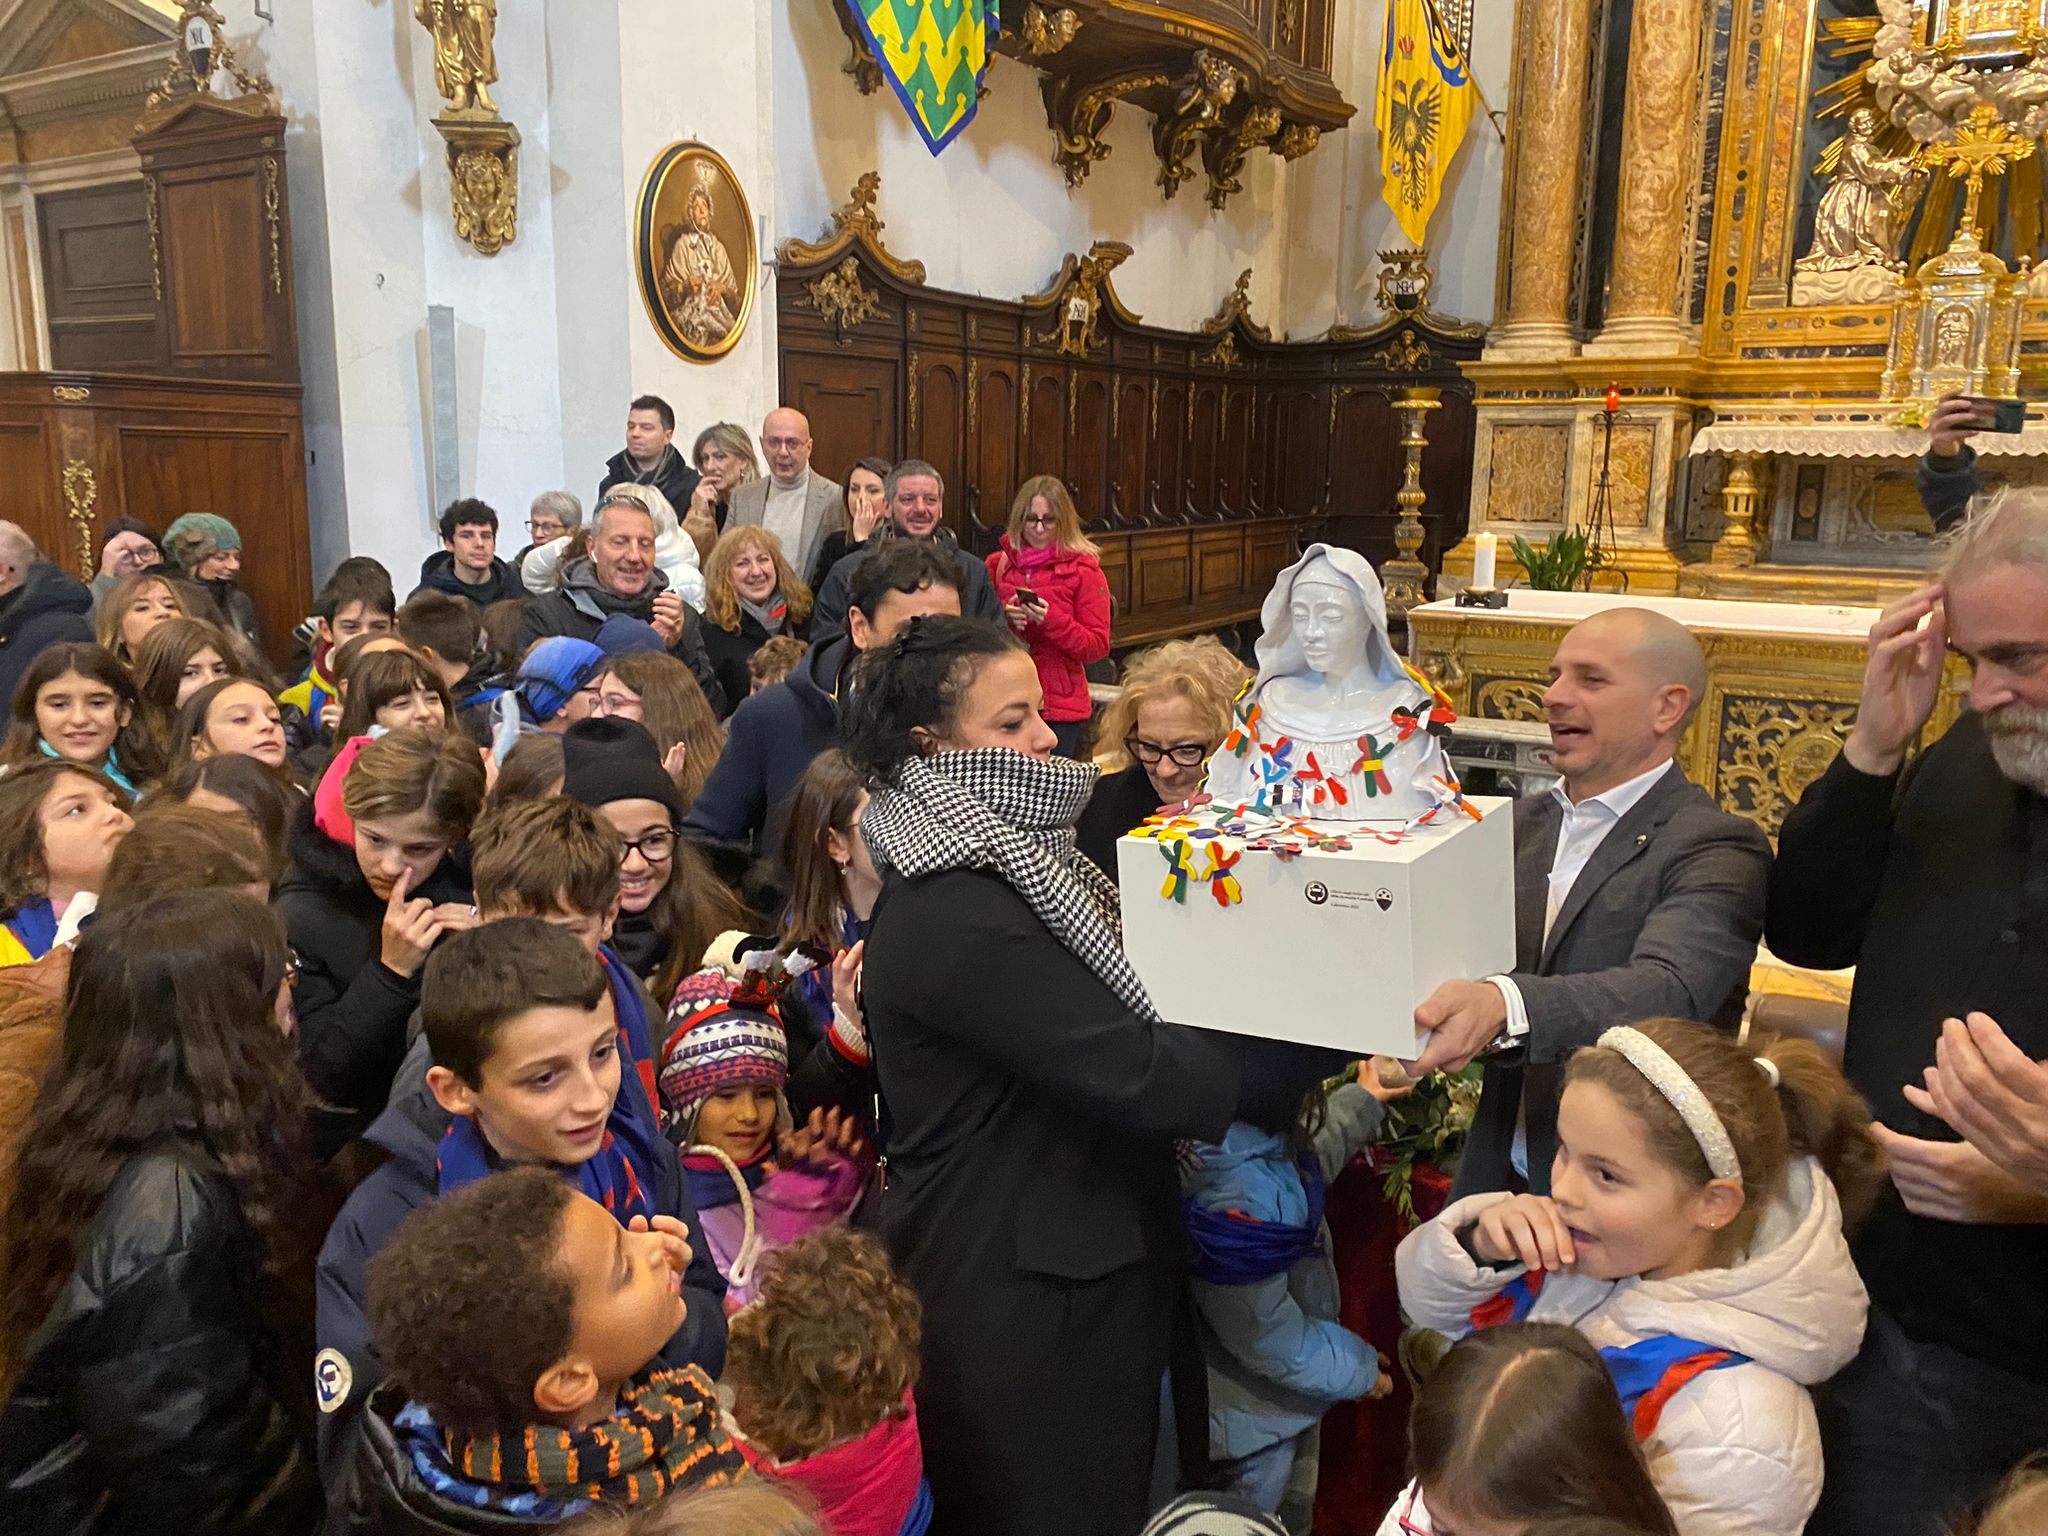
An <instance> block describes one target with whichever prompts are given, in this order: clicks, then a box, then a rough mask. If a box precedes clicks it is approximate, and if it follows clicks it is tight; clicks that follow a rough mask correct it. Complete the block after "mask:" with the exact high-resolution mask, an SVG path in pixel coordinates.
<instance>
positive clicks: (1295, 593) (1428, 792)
mask: <svg viewBox="0 0 2048 1536" xmlns="http://www.w3.org/2000/svg"><path fill="white" fill-rule="evenodd" d="M1259 620H1260V623H1261V626H1262V629H1263V633H1262V634H1261V635H1260V637H1259V642H1258V645H1257V647H1256V651H1257V655H1258V660H1259V675H1258V677H1257V678H1256V679H1254V681H1253V683H1252V685H1251V687H1250V688H1249V689H1247V690H1246V692H1245V695H1244V697H1243V698H1241V699H1239V700H1238V703H1237V711H1236V718H1235V720H1234V721H1233V726H1234V729H1233V730H1232V732H1231V734H1230V735H1229V736H1228V737H1227V738H1226V739H1225V741H1224V744H1223V745H1222V746H1221V747H1220V748H1218V749H1217V752H1216V755H1215V756H1214V757H1213V758H1212V759H1211V760H1210V763H1209V780H1208V784H1207V786H1206V787H1207V790H1208V793H1209V794H1210V796H1211V797H1212V799H1213V800H1214V801H1215V803H1216V804H1218V805H1235V804H1247V805H1254V806H1260V807H1263V808H1264V809H1266V810H1269V811H1273V812H1277V813H1283V814H1285V813H1292V814H1296V815H1302V816H1308V817H1311V818H1313V819H1315V820H1317V821H1392V822H1406V821H1409V820H1411V819H1412V818H1414V817H1416V816H1419V815H1421V814H1422V813H1423V812H1424V811H1427V810H1429V809H1430V808H1431V807H1432V806H1434V805H1437V804H1439V803H1440V802H1441V801H1442V800H1443V799H1444V798H1445V792H1444V791H1443V790H1442V789H1440V788H1439V785H1438V781H1439V780H1442V781H1445V782H1446V783H1455V777H1454V775H1453V774H1452V771H1451V769H1450V766H1449V763H1448V761H1447V760H1446V758H1445V756H1444V748H1443V743H1442V741H1441V739H1440V738H1439V736H1438V735H1437V734H1436V732H1435V731H1434V730H1433V729H1432V727H1433V726H1436V727H1438V728H1439V729H1440V728H1441V725H1440V722H1441V719H1442V717H1443V715H1444V714H1447V713H1448V706H1447V705H1446V703H1445V701H1444V700H1443V698H1442V696H1441V695H1440V694H1438V693H1437V692H1436V690H1435V689H1433V688H1431V687H1430V686H1429V684H1428V683H1427V681H1425V680H1424V679H1423V678H1422V677H1421V675H1420V674H1418V673H1416V672H1413V671H1411V670H1410V669H1409V668H1408V667H1407V665H1406V664H1404V663H1403V662H1402V660H1401V657H1400V655H1399V654H1398V653H1397V652H1396V651H1395V649H1394V645H1393V641H1392V640H1391V639H1390V638H1389V637H1388V634H1387V604H1386V597H1385V594H1384V593H1383V592H1382V591H1381V590H1380V582H1379V577H1378V576H1376V575H1374V574H1373V569H1372V567H1371V566H1370V565H1369V564H1367V563H1366V560H1365V557H1364V556H1362V555H1360V554H1358V553H1357V552H1355V551H1353V550H1349V549H1339V548H1334V547H1332V546H1330V545H1327V544H1311V545H1310V546H1309V547H1308V549H1307V550H1306V551H1305V552H1304V553H1303V554H1302V557H1301V558H1300V559H1299V560H1297V561H1296V562H1295V563H1294V564H1293V565H1291V566H1289V567H1288V568H1287V569H1286V570H1284V571H1282V572H1281V573H1280V576H1279V579H1278V580H1276V581H1275V582H1274V583H1273V590H1272V591H1271V592H1270V593H1269V594H1267V597H1266V602H1265V606H1264V607H1263V608H1261V609H1260V611H1259Z"/></svg>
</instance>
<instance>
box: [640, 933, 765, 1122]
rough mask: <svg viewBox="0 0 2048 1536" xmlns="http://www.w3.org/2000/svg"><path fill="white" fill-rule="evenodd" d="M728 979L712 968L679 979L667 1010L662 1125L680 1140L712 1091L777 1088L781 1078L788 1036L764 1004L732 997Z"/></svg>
mask: <svg viewBox="0 0 2048 1536" xmlns="http://www.w3.org/2000/svg"><path fill="white" fill-rule="evenodd" d="M732 994H733V982H732V980H731V978H729V977H727V976H726V975H724V974H723V973H722V972H719V971H716V970H706V971H699V972H697V973H696V974H695V975H693V976H688V977H685V978H684V979H683V984H682V985H681V986H680V987H679V988H677V989H676V1000H675V1004H674V1006H673V1007H671V1008H670V1009H669V1015H668V1038H667V1040H666V1041H665V1043H664V1044H663V1045H662V1048H661V1073H660V1077H659V1079H658V1081H659V1084H660V1089H661V1119H662V1129H663V1131H664V1132H665V1133H666V1134H667V1135H668V1137H669V1139H670V1140H671V1141H674V1142H675V1143H676V1144H677V1145H679V1146H687V1145H688V1144H689V1143H690V1141H691V1140H692V1139H693V1138H694V1137H695V1135H696V1129H697V1111H698V1110H700V1109H702V1108H703V1107H704V1101H705V1100H706V1099H708V1098H710V1097H711V1096H712V1095H713V1094H714V1093H720V1092H723V1091H724V1090H725V1089H728V1088H744V1087H750V1086H756V1085H758V1086H765V1087H769V1088H773V1089H774V1090H775V1091H776V1092H777V1093H778V1094H780V1093H781V1092H782V1089H783V1087H784V1085H785V1084H786V1083H787V1082H788V1081H789V1041H788V1038H787V1037H786V1036H785V1035H784V1034H783V1031H782V1021H781V1019H780V1018H778V1017H777V1016H776V1014H775V1012H774V1010H773V1009H772V1008H759V1007H753V1006H749V1005H742V1004H737V1003H735V1002H734V1001H733V995H732Z"/></svg>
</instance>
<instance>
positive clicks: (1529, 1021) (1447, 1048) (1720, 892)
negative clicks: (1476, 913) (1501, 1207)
mask: <svg viewBox="0 0 2048 1536" xmlns="http://www.w3.org/2000/svg"><path fill="white" fill-rule="evenodd" d="M1706 683H1707V663H1706V658H1705V656H1704V655H1703V654H1702V653H1701V651H1700V647H1699V642H1698V641H1697V640H1695V639H1694V638H1693V636H1692V634H1691V632H1690V631H1688V630H1687V629H1686V628H1685V627H1684V626H1683V625H1681V624H1678V623H1676V622H1675V621H1673V620H1671V619H1668V618H1666V617H1664V616H1663V615H1662V614H1658V613H1652V612H1650V611H1649V610H1648V609H1643V608H1610V609H1608V610H1607V611H1605V612H1603V613H1598V614H1595V615H1594V616H1593V617H1591V618H1589V619H1587V620H1585V621H1584V622H1583V623H1580V624H1578V625H1577V626H1575V627H1574V628H1573V629H1572V630H1571V632H1570V633H1568V634H1567V635H1566V636H1565V637H1564V639H1563V640H1562V641H1560V642H1559V643H1558V647H1557V655H1556V657H1555V658H1554V659H1553V660H1552V662H1551V666H1550V687H1549V689H1548V691H1547V692H1546V693H1545V694H1544V708H1545V711H1546V712H1547V714H1548V716H1549V721H1550V741H1551V750H1552V758H1553V761H1554V763H1555V765H1556V767H1557V769H1558V771H1559V772H1560V773H1561V774H1562V775H1563V782H1562V783H1560V784H1558V785H1557V786H1555V787H1554V788H1552V789H1551V790H1548V791H1546V792H1545V793H1543V794H1541V795H1533V796H1530V797H1529V798H1527V799H1524V800H1521V801H1518V802H1516V805H1515V808H1514V816H1515V949H1516V964H1515V969H1514V971H1513V972H1512V973H1511V974H1509V975H1506V976H1489V977H1485V978H1482V979H1479V980H1474V981H1449V982H1445V983H1444V984H1443V985H1442V986H1440V987H1438V988H1437V989H1436V991H1435V992H1433V993H1431V994H1430V996H1429V997H1428V998H1426V999H1425V1000H1424V1001H1423V1003H1422V1006H1421V1007H1419V1008H1417V1009H1416V1010H1415V1023H1416V1027H1417V1028H1418V1029H1423V1030H1428V1031H1429V1032H1430V1038H1429V1042H1428V1044H1427V1045H1426V1046H1425V1047H1424V1050H1423V1053H1422V1056H1421V1058H1420V1059H1419V1060H1418V1061H1417V1063H1416V1064H1415V1068H1414V1070H1415V1073H1416V1075H1417V1076H1421V1075H1422V1074H1424V1073H1426V1072H1431V1071H1438V1070H1442V1071H1456V1070H1458V1069H1459V1068H1461V1067H1463V1066H1464V1065H1465V1064H1466V1063H1467V1062H1469V1061H1471V1060H1473V1059H1474V1058H1475V1057H1480V1056H1484V1057H1485V1058H1486V1077H1485V1083H1484V1086H1483V1088H1482V1090H1481V1094H1480V1100H1479V1109H1478V1113H1477V1115H1476V1116H1475V1117H1474V1119H1473V1123H1472V1133H1471V1136H1470V1138H1469V1139H1468V1140H1467V1142H1466V1144H1465V1155H1464V1160H1463V1162H1462V1163H1461V1164H1460V1166H1459V1170H1458V1178H1457V1183H1456V1187H1455V1188H1454V1189H1453V1191H1452V1193H1453V1195H1454V1197H1462V1196H1464V1195H1470V1194H1478V1193H1480V1192H1482V1191H1485V1190H1494V1189H1525V1188H1526V1189H1529V1190H1532V1191H1534V1192H1535V1193H1537V1194H1546V1193H1548V1192H1549V1189H1550V1162H1551V1158H1552V1157H1553V1155H1554V1154H1555V1152H1556V1149H1557V1097H1558V1092H1559V1090H1560V1088H1561V1086H1562V1082H1563V1067H1564V1062H1565V1060H1566V1058H1567V1057H1569V1056H1570V1055H1571V1053H1572V1052H1573V1051H1575V1050H1577V1049H1578V1048H1579V1047H1580V1046H1583V1045H1591V1044H1592V1043H1593V1042H1594V1041H1595V1040H1596V1039H1597V1038H1598V1037H1599V1035H1600V1032H1601V1031H1602V1030H1604V1029H1606V1028H1608V1027H1609V1026H1611V1025H1615V1024H1630V1023H1634V1022H1636V1021H1638V1020H1641V1019H1648V1018H1663V1017H1675V1018H1682V1019H1700V1020H1705V1021H1708V1022H1712V1023H1718V1024H1723V1025H1729V1026H1732V1025H1734V1024H1735V1023H1736V1022H1737V1021H1739V1019H1740V1018H1741V1013H1742V1005H1743V1001H1744V998H1745V995H1746V992H1747V987H1746V985H1745V984H1746V981H1747V978H1748V975H1749V967H1750V963H1751V961H1752V960H1754V959H1755V957H1756V946H1757V938H1758V935H1760V934H1761V933H1762V932H1763V921H1764V887H1765V882H1766V879H1767V877H1768V875H1769V872H1770V863H1771V849H1770V844H1769V842H1768V841H1767V840H1766V839H1765V837H1764V834H1763V831H1762V830H1761V829H1760V828H1759V827H1757V826H1756V825H1755V824H1754V823H1752V822H1749V821H1745V820H1743V819H1742V818H1741V817H1739V816H1734V815H1731V814H1729V813H1728V812H1727V811H1724V810H1722V809H1721V808H1720V807H1719V806H1717V805H1715V804H1714V802H1713V801H1712V800H1711V799H1710V798H1708V796H1707V794H1706V792H1705V791H1704V790H1702V789H1700V788H1699V787H1698V786H1697V785H1694V784H1692V783H1690V782H1689V781H1688V780H1687V779H1686V777H1685V775H1684V773H1683V772H1681V771H1680V770H1679V768H1678V766H1677V764H1676V763H1675V762H1673V760H1672V759H1673V757H1674V755H1675V754H1676V752H1677V750H1678V741H1679V738H1680V737H1681V736H1683V735H1684V734H1685V727H1686V724H1687V723H1688V722H1689V721H1690V720H1691V719H1692V716H1693V712H1694V711H1695V710H1696V709H1697V708H1698V707H1699V703H1700V699H1701V697H1702V695H1704V693H1705V692H1706Z"/></svg>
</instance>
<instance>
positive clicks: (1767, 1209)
mask: <svg viewBox="0 0 2048 1536" xmlns="http://www.w3.org/2000/svg"><path fill="white" fill-rule="evenodd" d="M1869 1123H1870V1113H1869V1111H1868V1110H1867V1109H1866V1108H1865V1106H1864V1104H1863V1102H1862V1100H1861V1099H1859V1098H1858V1097H1857V1095H1856V1093H1855V1090H1853V1089H1852V1088H1850V1087H1849V1085H1848V1084H1847V1082H1845V1081H1844V1080H1843V1078H1842V1074H1841V1073H1840V1071H1838V1070H1837V1069H1836V1067H1835V1066H1834V1064H1833V1063H1832V1062H1830V1061H1829V1060H1828V1059H1827V1057H1826V1056H1825V1055H1823V1054H1822V1052H1821V1051H1820V1050H1819V1049H1818V1048H1817V1047H1816V1046H1814V1045H1812V1044H1810V1043H1809V1042H1806V1041H1801V1040H1780V1041H1775V1042H1773V1043H1771V1044H1769V1045H1767V1046H1764V1047H1762V1048H1761V1052H1760V1053H1759V1050H1758V1047H1757V1046H1756V1045H1755V1044H1754V1043H1753V1042H1752V1043H1751V1044H1750V1045H1747V1046H1743V1045H1737V1044H1736V1043H1735V1041H1734V1040H1732V1039H1731V1038H1730V1037H1729V1036H1727V1035H1725V1034H1722V1033H1720V1032H1718V1031H1715V1030H1712V1029H1708V1028H1706V1027H1705V1026H1703V1025H1699V1024H1688V1023H1684V1022H1682V1021H1680V1020H1675V1019H1653V1020H1650V1021H1648V1022H1646V1023H1643V1024H1639V1025H1636V1026H1635V1027H1633V1028H1616V1029H1610V1030H1608V1031H1607V1032H1606V1033H1604V1034H1603V1035H1601V1037H1600V1042H1599V1044H1598V1045H1597V1046H1595V1047H1592V1048H1590V1049H1586V1050H1581V1051H1579V1052H1578V1053H1577V1054H1576V1055H1574V1056H1573V1057H1572V1059H1571V1061H1570V1063H1569V1064H1568V1065H1567V1067H1566V1069H1565V1087H1564V1095H1563V1098H1562V1099H1561V1100H1560V1102H1559V1105H1558V1116H1557V1158H1556V1161H1555V1163H1554V1164H1553V1165H1552V1171H1551V1192H1550V1194H1549V1195H1548V1196H1547V1197H1546V1196H1539V1195H1515V1194H1488V1195H1474V1196H1471V1197H1470V1198H1468V1199H1464V1200H1460V1201H1458V1202H1457V1203H1456V1204H1454V1205H1452V1206H1450V1207H1449V1208H1448V1209H1446V1210H1445V1211H1444V1212H1443V1214H1442V1215H1441V1216H1439V1217H1437V1218H1436V1219H1435V1220H1434V1221H1431V1222H1429V1223H1427V1224H1425V1225H1424V1226H1421V1227H1418V1228H1417V1229H1416V1230H1415V1231H1414V1232H1412V1233H1410V1234H1409V1235H1408V1237H1407V1238H1406V1240H1404V1241H1403V1242H1402V1244H1401V1247H1400V1251H1399V1252H1398V1254H1397V1255H1396V1257H1395V1269H1396V1273H1397V1274H1398V1276H1399V1280H1400V1287H1401V1305H1402V1308H1403V1310H1404V1311H1405V1312H1406V1314H1407V1316H1408V1318H1409V1320H1410V1321H1411V1322H1413V1323H1415V1324H1417V1325H1419V1326H1421V1327H1424V1328H1430V1329H1434V1330H1436V1331H1438V1332H1441V1333H1445V1334H1449V1335H1451V1336H1453V1337H1458V1336H1462V1335H1464V1334H1466V1333H1469V1332H1471V1331H1473V1330H1474V1329H1476V1328H1485V1327H1490V1326H1493V1325H1495V1324H1498V1323H1503V1322H1510V1321H1521V1320H1523V1319H1535V1320H1537V1321H1547V1322H1561V1323H1569V1324H1571V1325H1572V1326H1574V1327H1576V1328H1577V1329H1578V1330H1579V1331H1580V1332H1581V1333H1583V1334H1584V1335H1585V1336H1586V1337H1587V1339H1588V1340H1589V1341H1590V1342H1591V1343H1592V1344H1593V1345H1594V1347H1595V1348H1597V1349H1598V1350H1599V1351H1600V1353H1601V1356H1602V1358H1603V1359H1604V1360H1605V1361H1606V1363H1607V1366H1608V1370H1609V1372H1610V1374H1611V1375H1612V1376H1613V1377H1614V1382H1615V1386H1616V1388H1617V1389H1618V1391H1619V1393H1620V1397H1621V1401H1622V1409H1623V1411H1624V1413H1626V1414H1627V1415H1628V1417H1629V1421H1630V1426H1631V1428H1632V1429H1633V1430H1634V1432H1635V1434H1636V1437H1637V1439H1638V1441H1639V1442H1641V1444H1642V1447H1643V1451H1644V1454H1645V1456H1646V1457H1647V1459H1648V1462H1649V1467H1650V1475H1651V1478H1652V1480H1653V1481H1654V1482H1655V1483H1656V1485H1657V1489H1658V1492H1659V1493H1661V1494H1662V1495H1663V1496H1664V1498H1665V1501H1666V1502H1667V1503H1668V1504H1669V1505H1670V1508H1671V1513H1672V1516H1673V1518H1674V1519H1675V1520H1676V1521H1677V1524H1678V1530H1679V1533H1680V1536H1785V1533H1788V1532H1796V1531H1798V1530H1799V1529H1800V1528H1801V1527H1802V1526H1803V1525H1804V1524H1805V1522H1806V1518H1807V1516H1808V1515H1809V1514H1811V1513H1812V1512H1813V1507H1814V1505H1815V1503H1816V1502H1817V1501H1818V1499H1819V1497H1820V1488H1821V1450H1820V1435H1819V1431H1818V1429H1817V1427H1816V1425H1815V1422H1814V1414H1813V1404H1812V1401H1811V1399H1810V1398H1809V1396H1808V1389H1809V1388H1811V1387H1814V1386H1817V1385H1819V1384H1820V1383H1821V1382H1824V1381H1826V1380H1827V1379H1828V1378H1829V1377H1830V1376H1832V1375H1834V1373H1835V1372H1836V1371H1838V1370H1840V1369H1841V1368H1842V1366H1844V1365H1846V1364H1847V1363H1848V1361H1849V1360H1850V1358H1851V1357H1852V1356H1854V1355H1855V1353H1856V1350H1857V1347H1858V1346H1859V1344H1860V1343H1861V1342H1862V1338H1863V1323H1864V1315H1865V1313H1866V1311H1867V1309H1868V1298H1867V1297H1866V1295H1865V1293H1864V1289H1863V1282H1862V1281H1861V1280H1860V1279H1859V1278H1858V1276H1857V1274H1856V1267H1855V1265H1854V1263H1853V1262H1851V1260H1850V1257H1849V1246H1848V1241H1847V1239H1846V1238H1845V1236H1844V1234H1843V1228H1844V1223H1845V1219H1846V1220H1847V1221H1848V1222H1849V1223H1850V1224H1853V1222H1854V1221H1855V1220H1856V1219H1858V1218H1860V1217H1861V1216H1862V1215H1863V1214H1864V1212H1866V1211H1867V1210H1868V1209H1869V1206H1870V1204H1871V1202H1872V1201H1873V1200H1874V1199H1875V1198H1876V1194H1877V1188H1878V1182H1879V1180H1880V1178H1881V1177H1882V1175H1881V1172H1880V1165H1879V1160H1878V1154H1877V1148H1876V1144H1875V1143H1874V1141H1873V1140H1872V1139H1871V1136H1870V1132H1869ZM1845 1213H1846V1216H1845ZM1482 1453H1483V1448H1482ZM1470 1492H1471V1490H1461V1489H1459V1488H1433V1487H1425V1488H1422V1489H1420V1490H1419V1493H1420V1497H1419V1498H1417V1499H1416V1500H1415V1510H1412V1511H1410V1512H1408V1513H1407V1515H1406V1517H1405V1523H1404V1525H1403V1527H1402V1529H1403V1530H1405V1531H1408V1532H1413V1533H1416V1536H1430V1533H1435V1536H1453V1533H1462V1532H1465V1531H1469V1530H1473V1529H1479V1530H1494V1529H1499V1528H1501V1527H1499V1526H1498V1524H1497V1522H1496V1521H1495V1517H1494V1512H1492V1511H1489V1510H1487V1509H1484V1508H1465V1507H1463V1502H1462V1501H1461V1496H1464V1495H1468V1494H1469V1493H1470ZM1407 1497H1408V1495H1406V1494H1404V1495H1403V1499H1404V1500H1406V1499H1407ZM1482 1502H1483V1501H1482ZM1398 1507H1399V1506H1397V1508H1398ZM1432 1509H1433V1510H1435V1512H1436V1514H1435V1518H1434V1520H1432V1518H1431V1516H1430V1513H1429V1512H1430V1510H1432ZM1415 1511H1420V1513H1417V1512H1415Z"/></svg>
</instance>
